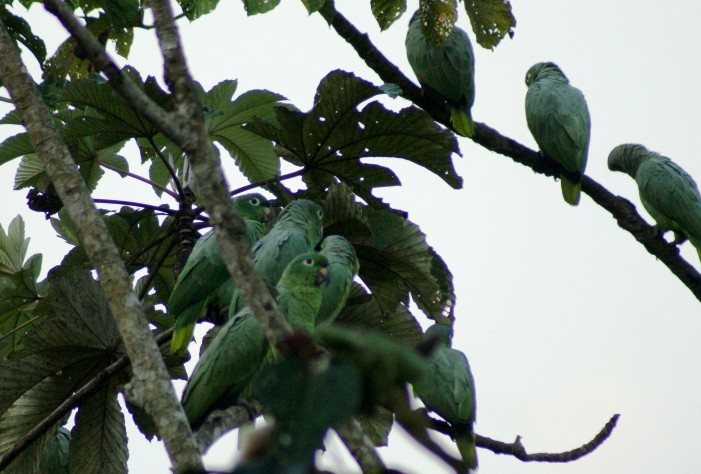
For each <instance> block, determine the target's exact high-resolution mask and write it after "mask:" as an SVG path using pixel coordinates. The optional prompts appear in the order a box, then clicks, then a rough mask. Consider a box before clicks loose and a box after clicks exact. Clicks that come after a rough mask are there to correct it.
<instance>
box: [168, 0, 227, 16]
mask: <svg viewBox="0 0 701 474" xmlns="http://www.w3.org/2000/svg"><path fill="white" fill-rule="evenodd" d="M178 3H179V4H180V8H182V9H183V13H185V16H186V17H187V18H188V20H190V21H193V20H196V19H197V18H199V17H201V16H202V15H206V14H207V13H210V12H212V11H213V10H214V9H215V8H216V7H217V4H218V3H219V0H178Z"/></svg>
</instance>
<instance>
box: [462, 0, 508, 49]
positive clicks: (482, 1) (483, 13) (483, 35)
mask: <svg viewBox="0 0 701 474" xmlns="http://www.w3.org/2000/svg"><path fill="white" fill-rule="evenodd" d="M465 10H466V11H467V15H468V16H469V17H470V23H472V31H474V32H475V36H476V37H477V43H479V45H480V46H482V47H483V48H488V49H494V47H495V46H496V45H498V44H499V42H500V41H501V40H502V39H503V38H504V36H506V35H507V34H508V35H509V37H513V35H514V27H515V26H516V18H514V15H513V13H511V2H509V1H508V0H465Z"/></svg>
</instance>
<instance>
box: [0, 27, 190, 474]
mask: <svg viewBox="0 0 701 474" xmlns="http://www.w3.org/2000/svg"><path fill="white" fill-rule="evenodd" d="M0 57H2V58H3V59H2V61H0V79H1V80H2V83H3V85H4V86H5V87H7V89H8V90H9V92H10V96H11V97H12V100H13V102H14V103H15V106H16V107H17V111H18V113H19V115H20V117H21V118H22V123H23V124H25V126H26V128H27V134H28V136H29V140H30V142H31V144H32V146H33V147H34V149H35V150H36V152H37V154H38V155H39V157H40V158H41V160H42V161H43V163H44V168H45V170H46V173H47V174H48V176H49V178H50V179H51V182H52V184H53V185H54V187H55V188H56V191H57V193H58V195H59V197H60V198H61V201H62V202H63V204H64V205H65V207H66V209H67V211H68V213H69V215H70V217H71V220H72V221H73V222H74V223H75V226H76V229H77V232H78V238H79V240H80V243H81V245H82V246H83V247H84V248H85V251H86V253H87V255H88V256H89V257H90V259H91V261H92V263H93V264H94V265H95V268H96V269H97V272H98V275H99V281H100V285H101V287H102V289H103V291H104V293H105V297H106V298H107V301H108V303H109V307H110V310H111V312H112V315H113V317H114V319H115V321H116V323H117V327H118V329H119V333H120V335H121V336H122V340H123V341H124V345H125V347H126V350H127V353H128V354H129V357H130V359H131V361H132V365H133V367H134V371H133V377H132V386H133V388H134V389H135V391H137V392H138V395H139V397H138V399H139V400H140V401H142V402H143V405H144V407H145V408H146V410H147V411H148V413H149V414H151V416H152V417H153V419H154V421H155V422H156V426H157V427H158V430H159V433H160V435H161V436H162V437H163V439H164V441H165V444H166V448H167V449H168V452H169V454H170V456H171V461H172V463H173V466H174V467H175V469H176V472H185V471H186V470H188V469H192V468H198V467H200V466H201V461H200V459H199V453H198V451H197V448H196V447H195V442H194V436H193V435H192V432H191V431H190V425H189V424H188V422H187V419H186V418H185V413H184V412H183V410H182V407H181V405H180V403H179V401H178V399H177V397H176V396H175V392H174V390H173V387H172V385H171V383H170V377H169V375H168V372H167V370H166V367H165V364H164V363H163V359H162V357H161V355H160V352H159V350H158V346H157V345H156V343H155V341H154V339H153V335H152V334H151V333H150V331H149V330H148V323H147V321H146V317H145V316H144V313H143V310H142V308H141V304H140V302H139V300H138V299H137V298H136V295H135V294H134V291H133V290H132V287H131V279H130V277H129V274H128V273H127V271H126V268H125V267H124V263H123V262H122V260H121V258H120V256H119V252H118V250H117V248H116V246H115V244H114V242H113V241H112V238H111V237H110V234H109V232H108V230H107V227H106V225H105V222H104V221H103V219H102V217H101V215H100V214H99V213H98V211H97V209H96V208H95V204H94V203H93V202H92V200H91V199H90V193H89V191H88V189H87V187H86V186H85V183H84V181H83V179H82V178H81V176H80V173H79V172H78V167H77V166H76V164H75V162H74V161H73V158H72V156H71V154H70V151H69V150H68V148H67V147H66V145H65V144H64V143H63V141H62V140H61V136H60V135H59V133H58V130H57V129H56V127H55V125H54V122H53V121H52V118H51V113H50V111H49V110H48V108H47V107H46V105H45V104H44V102H43V99H42V96H41V94H40V93H39V91H38V89H37V86H36V83H35V82H34V81H33V80H32V78H31V76H29V74H28V73H27V72H26V68H25V66H24V64H23V63H22V60H21V58H20V55H19V50H18V48H17V46H16V45H15V43H14V42H13V41H12V39H11V38H10V35H9V34H8V33H7V30H6V29H5V27H4V25H1V26H0ZM3 459H7V457H4V458H3ZM0 469H1V467H0Z"/></svg>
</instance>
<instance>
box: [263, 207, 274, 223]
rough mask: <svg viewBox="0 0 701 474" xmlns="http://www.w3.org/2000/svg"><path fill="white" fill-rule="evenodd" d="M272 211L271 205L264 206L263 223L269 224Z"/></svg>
mask: <svg viewBox="0 0 701 474" xmlns="http://www.w3.org/2000/svg"><path fill="white" fill-rule="evenodd" d="M272 213H273V211H272V210H271V209H270V207H264V208H263V218H262V219H261V220H262V221H263V224H267V223H268V222H270V217H271V215H272Z"/></svg>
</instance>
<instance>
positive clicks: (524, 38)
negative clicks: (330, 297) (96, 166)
mask: <svg viewBox="0 0 701 474" xmlns="http://www.w3.org/2000/svg"><path fill="white" fill-rule="evenodd" d="M221 3H222V5H221V6H220V8H219V9H218V10H217V11H216V13H215V14H213V15H209V16H207V17H204V18H202V19H200V20H198V21H196V22H195V23H193V24H192V25H188V24H187V21H183V22H182V23H181V32H182V34H183V37H184V41H185V44H186V48H187V57H188V61H189V64H190V67H191V71H192V73H193V75H194V77H195V78H196V79H197V80H199V81H200V82H201V83H202V84H203V85H204V86H205V88H210V87H211V86H213V85H214V84H216V83H218V82H220V81H222V80H224V79H232V78H238V80H239V91H238V93H240V92H243V91H246V90H250V89H255V88H266V89H270V90H272V91H275V92H279V93H281V94H283V95H285V96H286V97H288V98H289V99H290V101H291V102H292V103H294V104H295V105H296V106H298V107H299V108H301V109H303V110H306V109H308V108H309V107H310V106H311V103H312V99H313V95H314V91H315V89H316V86H317V84H318V82H319V80H320V79H321V78H322V77H323V76H325V75H326V74H327V73H328V72H329V71H331V70H333V69H337V68H341V69H345V70H350V71H353V72H355V73H356V74H357V75H359V76H361V77H363V78H365V79H368V80H371V81H373V82H375V83H376V84H380V83H381V82H380V80H379V78H378V77H377V76H376V75H375V74H374V73H373V72H372V71H371V70H369V69H368V68H367V67H366V66H365V64H364V63H363V62H362V61H360V60H359V59H358V58H357V56H356V55H355V52H354V51H353V50H352V49H351V48H350V46H348V45H347V44H346V43H345V42H344V41H343V40H341V39H340V38H339V37H338V36H337V35H336V34H335V32H334V31H333V30H330V29H329V28H328V27H327V26H326V25H325V23H324V22H323V20H322V19H321V18H320V17H319V16H318V15H313V16H311V17H308V16H307V15H306V11H305V10H304V7H303V6H302V4H301V2H298V1H293V0H286V1H284V2H282V3H283V4H282V5H281V6H280V7H279V8H278V9H277V10H275V11H273V12H272V13H269V14H266V15H261V16H257V17H252V18H246V17H245V13H244V10H243V7H242V4H241V2H237V1H223V2H221ZM408 3H409V11H410V12H411V11H412V10H413V9H414V8H415V7H416V5H417V3H418V2H417V1H410V2H408ZM336 4H337V8H338V10H339V11H341V12H342V13H344V14H346V15H347V16H348V17H349V18H350V19H351V20H352V21H354V22H355V24H356V25H357V26H358V27H359V29H361V30H362V31H365V32H368V33H369V34H370V36H371V38H372V40H373V41H375V42H376V44H377V45H378V46H379V47H380V48H381V49H382V51H383V52H384V53H385V54H386V55H387V56H388V57H389V58H390V59H391V60H393V61H395V62H396V64H397V65H398V66H399V67H400V68H401V69H402V70H403V71H405V72H406V73H407V74H409V75H410V76H411V77H413V74H411V70H410V68H409V66H408V63H407V61H406V57H405V51H404V36H405V33H406V26H407V22H408V19H409V16H410V15H405V16H404V17H403V18H402V19H401V20H399V21H398V22H397V23H396V24H395V25H393V26H392V27H391V28H390V29H389V31H386V32H384V33H380V31H379V28H378V26H377V24H376V23H375V21H374V19H373V18H372V16H371V14H370V7H369V2H368V1H365V0H363V1H358V0H336ZM672 4H673V5H674V6H673V7H672V6H671V5H672ZM513 6H514V14H515V16H516V18H517V21H518V25H517V27H516V29H515V36H514V38H513V39H512V40H510V39H508V38H507V39H505V40H504V41H503V42H502V43H501V44H500V45H499V46H498V47H497V48H496V49H495V50H494V51H488V50H484V49H482V48H481V47H479V46H478V45H477V44H476V42H475V41H474V35H473V34H472V33H471V32H470V36H471V39H472V40H473V45H474V47H475V51H476V100H475V106H474V108H473V116H474V118H475V119H476V120H477V121H480V122H484V123H486V124H488V125H489V126H491V127H494V128H496V129H497V130H499V131H500V132H501V133H503V134H505V135H507V136H509V137H511V138H514V139H516V140H517V141H519V142H521V143H523V144H525V145H527V146H529V147H532V148H535V146H536V145H535V142H534V140H533V138H532V137H531V136H530V133H529V131H528V129H527V126H526V121H525V116H524V110H523V109H524V106H523V103H524V97H525V93H526V86H525V84H524V76H525V73H526V71H527V70H528V68H529V67H530V66H531V65H532V64H534V63H536V62H539V61H545V60H550V61H554V62H556V63H557V64H558V65H559V66H560V67H561V68H562V70H563V71H564V72H565V73H566V74H567V76H568V77H569V78H570V81H571V83H572V85H574V86H576V87H578V88H580V89H581V90H582V92H583V93H584V95H585V97H586V98H587V102H588V104H589V110H590V112H591V116H592V139H591V146H590V154H589V165H588V168H587V174H588V175H590V176H591V177H592V178H593V179H595V180H597V181H599V182H601V183H602V184H604V185H605V186H606V187H607V188H608V189H610V190H611V191H612V192H614V193H617V194H621V195H623V196H625V197H627V198H629V199H631V200H632V201H633V202H634V203H635V204H636V205H638V206H639V199H638V196H637V188H636V187H635V183H634V182H633V180H632V179H631V178H630V177H628V176H627V175H623V174H621V173H612V172H610V171H608V169H607V167H606V157H607V156H608V153H609V151H610V150H611V149H612V148H613V147H614V146H615V145H618V144H620V143H625V142H638V143H643V144H645V145H646V146H647V147H648V148H650V149H652V150H655V151H658V152H661V153H663V154H665V155H666V156H668V157H670V158H672V159H673V160H675V161H676V162H677V163H678V164H680V165H681V166H682V167H683V168H684V169H686V170H687V171H688V172H689V173H690V174H691V175H692V176H695V177H697V178H698V179H701V161H699V152H698V150H697V149H696V148H697V147H698V143H699V141H698V127H699V124H701V94H699V92H698V84H699V79H698V78H699V77H701V67H700V66H701V59H699V58H700V56H699V54H698V49H699V42H698V33H697V29H698V20H699V19H700V18H701V5H699V4H698V2H693V1H690V0H680V1H676V2H658V1H642V0H638V1H622V0H614V1H601V0H588V1H583V0H570V1H567V2H563V1H560V0H535V1H531V2H518V1H517V2H514V5H513ZM32 19H33V20H32V21H33V23H32V26H33V27H34V28H35V31H37V32H41V33H42V36H43V35H44V34H46V35H47V37H50V38H55V39H58V38H62V37H63V36H64V33H63V32H62V31H61V30H60V28H58V27H57V25H56V22H55V21H54V20H53V19H52V18H50V17H49V16H48V15H47V14H46V13H44V12H43V10H42V9H41V8H40V7H35V8H34V9H33V11H32ZM458 25H460V26H461V27H463V28H464V29H466V30H469V29H470V26H469V20H468V18H467V15H465V14H464V12H462V13H461V16H460V19H459V21H458ZM152 35H153V32H152V31H144V32H137V36H136V40H135V45H134V47H133V50H132V51H133V53H132V56H131V58H130V60H129V62H130V63H131V64H133V65H134V66H135V67H137V68H138V69H139V70H140V71H141V73H142V74H143V75H146V74H153V75H156V76H158V77H160V75H161V69H160V68H161V65H162V64H161V61H160V59H157V58H160V57H159V56H158V53H157V50H156V48H155V41H154V40H153V37H152ZM56 44H57V43H55V42H54V43H53V46H52V45H49V49H50V51H52V50H53V48H55V45H56ZM396 103H397V104H399V105H401V103H400V102H398V101H397V102H396ZM3 110H5V109H3ZM5 128H7V127H4V128H3V129H2V130H5ZM8 130H9V129H8ZM0 133H3V134H4V133H10V132H4V131H2V132H0ZM12 133H15V132H12ZM3 136H4V135H3ZM460 148H461V150H462V154H463V157H462V158H460V157H456V158H455V166H456V168H457V171H458V173H459V174H460V175H462V176H463V178H464V180H465V182H464V189H461V190H458V191H455V190H452V189H450V188H449V187H448V186H447V185H446V184H445V183H443V182H442V181H440V180H439V179H438V178H436V177H435V176H433V175H431V174H430V173H428V172H426V171H424V170H423V169H422V168H419V167H416V166H411V165H406V166H405V165H402V166H401V167H400V168H399V170H398V174H399V176H400V178H401V179H402V181H403V183H404V187H402V188H398V189H391V190H385V191H383V192H382V193H381V194H382V196H383V197H385V198H386V199H388V200H389V201H390V203H391V204H392V205H393V207H398V208H402V209H406V210H408V211H409V217H410V219H411V220H412V221H413V222H415V223H417V224H418V225H420V226H421V228H422V230H423V231H424V232H425V233H426V234H427V235H428V241H429V243H430V244H431V245H433V246H434V247H435V248H436V250H437V251H438V252H439V253H440V254H441V255H442V256H443V257H444V258H445V259H446V260H447V262H448V264H449V266H450V269H451V270H452V272H453V274H454V276H455V286H456V293H457V306H456V317H457V322H456V326H455V329H456V331H455V332H456V336H455V341H454V342H455V345H456V346H457V347H458V348H460V349H461V350H463V351H464V352H465V353H466V354H467V356H468V358H469V359H470V363H471V365H472V369H473V372H474V375H475V379H476V385H477V398H478V411H477V426H476V428H477V432H478V433H480V434H482V435H485V436H489V437H491V438H496V439H499V440H503V441H512V440H513V439H514V438H515V436H516V435H521V436H522V437H523V438H522V442H523V444H524V445H525V447H526V449H527V450H528V451H530V452H559V451H564V450H569V449H572V448H576V447H578V446H580V445H582V444H583V443H585V442H587V441H589V440H590V439H591V438H592V437H593V436H594V435H595V434H596V433H597V432H598V431H599V430H600V429H601V427H602V426H603V425H604V424H605V422H606V421H607V420H608V419H609V418H610V417H611V415H613V414H614V413H620V414H621V418H620V420H619V424H618V427H617V428H616V430H615V431H614V433H613V435H612V436H611V438H610V439H609V440H608V441H607V442H606V443H605V444H604V445H603V446H602V447H601V448H599V449H598V450H597V451H596V452H594V453H593V454H591V455H589V456H587V457H585V458H583V459H581V460H579V461H576V462H573V463H570V464H565V465H543V464H533V463H531V464H524V463H521V462H520V461H517V460H515V459H513V458H510V457H505V456H496V455H493V454H491V453H490V452H488V451H485V450H479V458H480V467H481V469H480V471H481V472H483V473H500V474H530V473H536V472H537V473H539V474H543V473H544V474H560V473H563V474H564V473H568V474H577V473H591V472H599V473H609V472H610V473H613V472H636V473H638V474H647V473H659V472H675V473H679V474H685V473H696V472H699V467H700V464H701V462H700V461H699V456H698V449H699V448H698V446H699V441H701V433H700V430H699V427H698V426H699V422H700V421H701V403H699V400H701V384H700V383H699V381H698V375H697V374H698V371H699V367H700V366H701V345H699V339H700V338H699V336H700V335H701V307H700V306H699V302H698V301H697V300H696V299H695V298H694V297H693V295H692V294H691V293H690V292H689V291H688V290H687V289H686V287H685V286H683V285H682V284H681V283H680V282H679V281H678V280H677V279H676V278H675V277H674V276H673V275H672V274H671V273H670V272H669V270H667V269H666V267H664V266H663V265H662V264H661V263H659V262H657V261H656V260H655V258H654V257H653V256H651V255H650V254H648V253H647V252H646V251H645V249H644V248H643V247H642V246H641V245H640V244H638V243H637V242H636V241H635V239H634V238H633V237H632V236H631V235H629V234H628V233H626V232H625V231H623V230H621V229H620V228H619V227H618V226H617V225H616V222H615V221H614V220H613V219H612V218H611V217H610V215H609V214H608V213H607V212H606V211H604V210H603V209H602V208H600V207H599V206H597V205H596V204H594V203H593V202H592V201H591V200H590V199H589V198H588V197H587V196H586V195H583V196H582V200H581V203H580V205H579V207H577V208H573V207H570V206H568V205H567V204H565V202H564V201H563V200H562V197H561V194H560V186H559V183H556V182H555V181H553V180H552V179H549V178H545V177H543V176H541V175H536V174H534V173H533V172H531V171H530V170H529V169H528V168H525V167H523V166H521V165H518V164H516V163H514V162H512V161H511V160H510V159H508V158H505V157H503V156H499V155H495V154H493V153H490V152H488V151H486V150H484V149H483V148H481V147H479V146H477V145H475V144H474V143H473V142H471V141H470V140H467V139H461V140H460ZM123 153H124V154H125V155H127V156H128V157H129V158H130V165H133V167H134V168H135V169H137V170H138V166H137V163H138V161H139V158H138V154H137V153H136V152H135V148H134V147H127V148H125V149H124V151H123ZM16 165H17V161H14V162H11V163H9V164H6V165H3V166H2V168H0V190H2V191H1V192H2V206H0V223H1V224H2V225H3V226H4V227H5V228H6V226H7V225H8V224H9V222H10V220H11V219H12V218H13V217H14V215H16V214H17V213H21V214H22V215H23V216H24V217H25V220H26V222H27V232H28V235H29V236H30V237H32V241H31V243H30V247H29V252H30V254H32V253H38V252H41V253H44V267H43V271H44V273H45V272H46V271H47V270H48V269H49V268H51V267H52V266H54V265H56V264H57V263H59V261H60V259H61V257H62V256H63V255H64V253H65V252H66V250H67V248H66V246H65V245H63V244H62V243H61V241H59V240H58V239H57V238H55V237H54V231H53V229H52V228H51V227H50V225H49V223H48V221H46V220H44V218H43V216H42V215H40V214H37V213H33V212H31V211H28V210H27V208H26V204H25V195H26V192H27V190H26V189H24V190H20V191H17V192H11V193H8V191H7V190H8V189H10V188H11V183H12V179H13V176H14V170H15V168H16ZM227 169H228V170H229V176H230V179H231V181H232V185H235V184H236V183H237V182H240V180H241V178H240V176H238V175H237V172H236V171H235V168H234V167H232V166H231V164H230V163H227ZM110 178H111V179H108V180H103V182H102V183H101V185H100V186H99V187H98V190H97V191H96V192H95V194H94V195H95V196H96V197H102V198H117V199H118V198H120V197H121V198H125V196H126V195H128V196H129V199H131V200H142V201H144V202H150V203H158V202H159V201H158V198H156V196H155V195H154V194H153V192H152V191H151V190H150V188H148V187H147V186H145V185H142V184H140V183H135V182H133V181H132V180H129V188H128V190H125V188H124V185H125V184H126V182H123V181H121V180H120V179H119V178H114V177H110ZM641 212H642V213H643V215H645V216H646V218H648V219H649V216H647V214H644V211H642V210H641ZM682 254H683V255H684V256H685V257H686V258H687V259H689V261H690V262H692V264H693V265H694V266H696V267H697V268H698V266H699V262H698V258H697V256H696V252H695V251H694V249H693V248H692V247H691V246H690V244H688V243H687V244H684V245H683V246H682ZM422 323H423V324H424V326H426V325H427V324H428V323H429V322H428V321H427V320H425V319H424V320H422ZM190 369H191V366H190ZM127 418H128V417H127ZM130 436H131V440H130V449H131V453H130V462H129V466H130V472H131V473H133V474H144V473H148V474H161V473H163V474H165V473H167V472H169V469H168V463H167V460H166V457H165V452H164V450H163V448H162V446H160V445H157V444H156V443H154V444H152V445H150V446H149V444H148V443H147V442H146V441H144V440H143V439H141V438H140V435H139V434H138V433H135V432H134V431H133V430H132V431H130ZM331 445H332V446H333V443H331ZM232 446H233V445H232V440H231V439H226V440H225V441H224V442H222V443H219V445H217V446H216V447H215V448H214V449H212V451H211V453H210V454H209V455H208V457H207V461H208V462H209V463H210V464H209V465H210V466H211V467H221V466H225V465H227V463H230V462H231V459H232V458H231V456H232V451H233V447H232ZM390 446H391V447H390V448H388V449H384V450H383V451H382V452H383V455H384V456H385V458H386V459H387V460H388V463H389V464H390V465H392V466H396V467H400V468H404V469H405V470H406V471H407V472H411V473H427V472H447V471H448V470H447V468H445V467H438V470H437V469H436V467H435V466H436V465H435V464H432V462H433V461H432V460H431V457H430V456H429V455H426V454H424V453H423V450H422V449H421V448H419V447H416V446H413V445H411V444H406V443H405V442H404V441H403V439H402V437H401V436H396V435H395V436H393V437H392V438H391V441H390ZM344 456H345V454H344V453H343V452H342V449H333V448H332V449H330V452H329V453H328V454H327V455H326V456H325V457H326V461H327V462H330V463H332V464H334V465H336V466H337V465H338V464H339V463H341V462H345V461H344V460H345V459H346V458H345V457H344ZM439 466H440V465H439ZM352 469H355V466H353V465H352V464H346V467H344V468H341V469H339V470H340V471H342V472H351V471H352Z"/></svg>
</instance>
